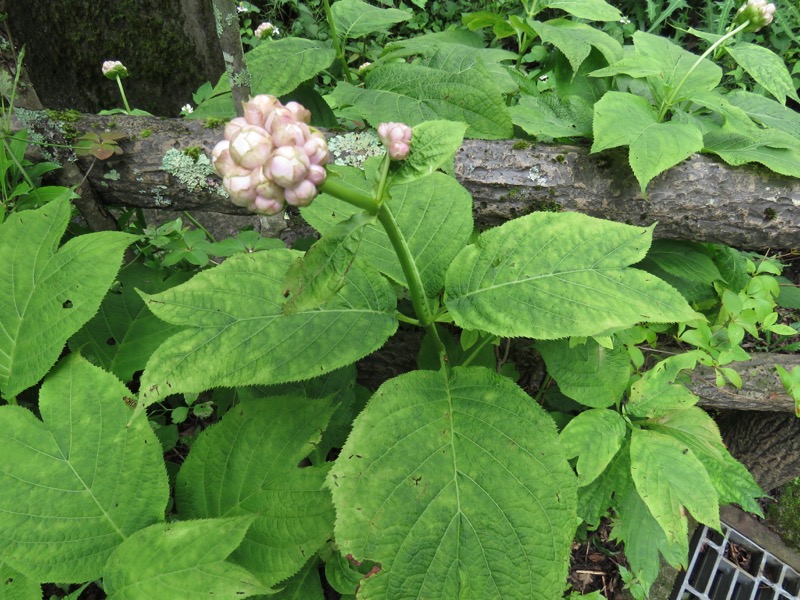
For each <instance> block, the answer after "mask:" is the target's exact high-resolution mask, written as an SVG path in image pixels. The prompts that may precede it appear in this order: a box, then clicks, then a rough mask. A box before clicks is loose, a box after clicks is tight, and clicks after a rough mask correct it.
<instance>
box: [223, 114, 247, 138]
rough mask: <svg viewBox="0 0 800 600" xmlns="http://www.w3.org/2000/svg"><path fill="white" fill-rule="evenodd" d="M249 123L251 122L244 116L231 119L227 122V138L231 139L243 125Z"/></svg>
mask: <svg viewBox="0 0 800 600" xmlns="http://www.w3.org/2000/svg"><path fill="white" fill-rule="evenodd" d="M249 124H250V123H248V122H247V121H245V120H244V118H243V117H236V118H235V119H231V120H230V121H228V122H227V123H226V124H225V139H226V140H230V139H231V138H233V136H235V135H236V134H237V133H239V130H240V129H241V128H242V127H246V126H247V125H249Z"/></svg>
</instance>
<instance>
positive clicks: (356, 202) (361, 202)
mask: <svg viewBox="0 0 800 600" xmlns="http://www.w3.org/2000/svg"><path fill="white" fill-rule="evenodd" d="M319 191H321V192H322V193H323V194H329V195H331V196H334V197H336V198H338V199H339V200H344V201H345V202H347V203H348V204H352V205H353V206H355V207H357V208H360V209H362V210H365V211H367V212H368V213H369V214H371V215H376V214H378V209H379V208H380V203H378V202H377V201H376V200H375V198H373V197H372V195H371V194H368V193H367V192H365V191H363V190H359V189H358V188H354V187H353V186H351V185H348V184H346V183H344V182H343V181H342V180H341V179H337V178H336V177H328V178H327V179H326V180H325V183H323V184H322V186H321V187H320V188H319Z"/></svg>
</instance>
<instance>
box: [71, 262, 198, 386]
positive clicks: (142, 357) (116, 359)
mask: <svg viewBox="0 0 800 600" xmlns="http://www.w3.org/2000/svg"><path fill="white" fill-rule="evenodd" d="M188 277H189V274H188V272H178V273H175V274H173V275H169V274H168V273H165V272H162V271H157V270H155V269H151V268H149V267H146V266H144V265H141V264H138V263H134V264H131V265H128V266H126V267H125V268H124V269H122V270H121V271H120V272H119V275H118V276H117V285H116V286H113V287H112V289H111V291H110V292H109V293H108V294H107V295H106V297H105V298H104V299H103V303H102V304H101V305H100V311H99V312H98V313H97V314H96V315H95V316H94V317H93V318H92V320H91V321H89V322H88V323H86V325H84V326H83V328H81V330H80V331H78V332H77V333H76V334H75V335H73V336H72V337H71V338H70V340H69V347H70V350H72V351H73V352H80V353H81V354H82V355H83V356H85V357H86V358H88V359H89V360H90V361H91V362H93V363H95V364H97V365H99V366H101V367H103V368H104V369H105V370H107V371H111V372H112V373H114V375H116V376H117V377H119V378H120V379H122V381H130V380H131V379H133V375H134V373H135V372H136V371H140V370H142V369H144V366H145V364H147V359H148V358H150V355H151V354H152V353H153V352H154V351H155V349H156V348H158V346H159V345H160V344H161V343H162V342H163V341H164V340H165V339H167V338H168V337H169V336H170V335H172V334H173V333H175V332H176V331H177V329H178V328H177V327H172V326H170V325H166V324H165V323H164V322H163V321H161V320H160V319H158V318H157V317H156V316H155V315H154V314H153V313H151V312H150V310H149V309H148V308H147V307H146V306H145V304H144V300H142V298H141V296H139V294H138V293H137V292H136V290H137V289H139V290H142V291H143V292H147V293H148V294H155V293H157V292H161V291H163V290H166V289H169V288H171V287H173V286H175V285H178V284H179V283H183V282H184V281H186V280H187V279H188Z"/></svg>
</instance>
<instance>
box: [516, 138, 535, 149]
mask: <svg viewBox="0 0 800 600" xmlns="http://www.w3.org/2000/svg"><path fill="white" fill-rule="evenodd" d="M531 146H532V144H531V143H530V142H526V141H525V140H517V141H516V142H514V145H513V146H511V147H512V148H513V149H514V150H527V149H528V148H530V147H531Z"/></svg>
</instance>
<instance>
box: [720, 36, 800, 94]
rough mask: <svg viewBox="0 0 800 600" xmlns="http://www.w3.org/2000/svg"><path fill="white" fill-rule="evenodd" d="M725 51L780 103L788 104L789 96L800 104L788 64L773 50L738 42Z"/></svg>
mask: <svg viewBox="0 0 800 600" xmlns="http://www.w3.org/2000/svg"><path fill="white" fill-rule="evenodd" d="M725 50H726V51H727V52H728V54H730V55H731V56H732V57H733V60H735V61H736V62H737V63H738V64H739V66H740V67H742V69H744V70H745V71H746V72H747V73H748V75H750V76H751V77H752V78H753V79H755V80H756V82H757V83H759V84H761V85H762V86H763V87H764V89H765V90H767V91H768V92H769V93H770V94H772V95H773V96H775V98H776V99H777V100H778V102H780V103H781V104H786V97H787V96H788V97H789V98H792V99H793V100H794V101H796V102H800V98H798V97H797V92H796V91H795V89H794V83H793V82H792V76H791V75H790V74H789V70H788V69H787V68H786V64H785V63H784V62H783V59H782V58H781V57H780V56H778V55H777V54H775V53H774V52H773V51H772V50H770V49H769V48H764V47H763V46H759V45H758V44H750V43H748V42H736V43H735V44H733V45H731V46H725Z"/></svg>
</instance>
